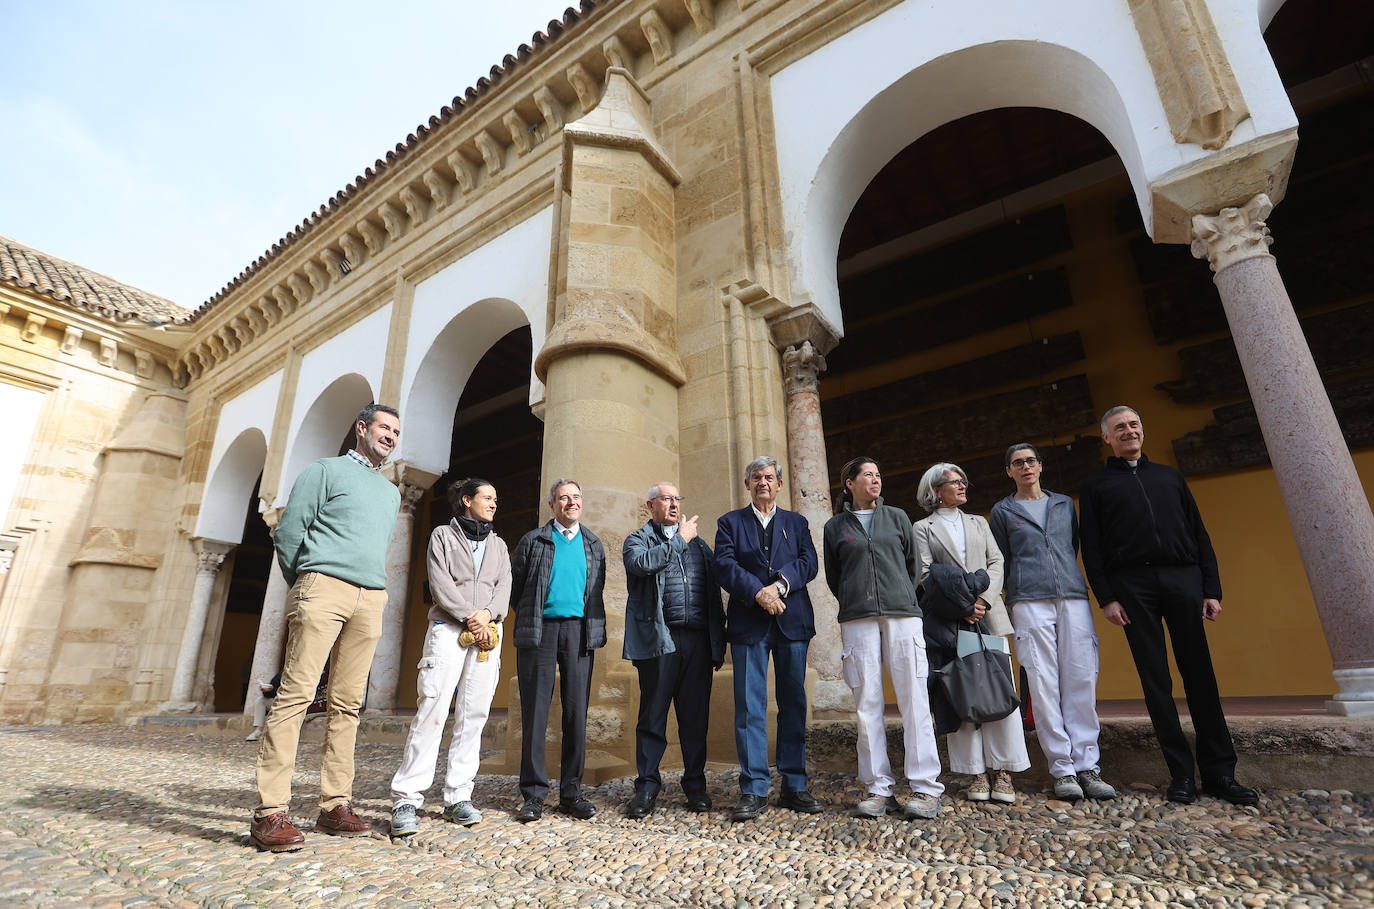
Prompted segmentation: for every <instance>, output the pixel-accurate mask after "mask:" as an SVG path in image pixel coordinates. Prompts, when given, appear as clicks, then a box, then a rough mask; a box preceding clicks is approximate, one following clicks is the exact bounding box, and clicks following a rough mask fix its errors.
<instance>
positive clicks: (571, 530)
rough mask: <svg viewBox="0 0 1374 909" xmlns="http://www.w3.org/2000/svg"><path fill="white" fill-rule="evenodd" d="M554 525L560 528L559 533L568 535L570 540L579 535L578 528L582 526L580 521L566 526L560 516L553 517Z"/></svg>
mask: <svg viewBox="0 0 1374 909" xmlns="http://www.w3.org/2000/svg"><path fill="white" fill-rule="evenodd" d="M553 525H554V526H555V527H557V528H558V532H559V533H561V534H563V536H565V537H567V538H568V539H570V540H571V539H572V538H573V537H575V536H577V532H578V530H579V529H581V527H582V524H581V522H580V521H579V522H576V523H574V524H573V525H572V526H571V527H564V526H563V523H562V522H561V521H559V520H558V518H554V519H553Z"/></svg>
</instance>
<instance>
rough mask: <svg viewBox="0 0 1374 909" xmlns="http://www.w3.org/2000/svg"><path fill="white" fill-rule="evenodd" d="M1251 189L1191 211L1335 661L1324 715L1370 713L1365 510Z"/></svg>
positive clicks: (1373, 662) (1373, 620) (1373, 691)
mask: <svg viewBox="0 0 1374 909" xmlns="http://www.w3.org/2000/svg"><path fill="white" fill-rule="evenodd" d="M1272 208H1273V205H1272V203H1271V202H1270V200H1269V197H1268V196H1266V195H1263V194H1260V195H1258V196H1255V197H1254V198H1253V199H1251V200H1250V201H1249V202H1247V203H1246V204H1245V205H1243V206H1241V207H1239V208H1224V209H1222V210H1221V212H1220V213H1218V214H1216V215H1197V216H1195V217H1194V218H1193V222H1192V224H1193V244H1192V250H1193V255H1195V256H1197V257H1198V258H1206V259H1207V260H1208V261H1209V263H1210V264H1211V266H1212V271H1214V272H1215V273H1216V277H1215V283H1216V285H1217V290H1218V291H1219V293H1220V295H1221V302H1222V306H1223V307H1225V309H1226V318H1227V321H1228V322H1229V323H1230V326H1231V336H1232V338H1233V340H1234V341H1235V345H1236V352H1237V353H1238V354H1239V355H1240V362H1241V366H1242V367H1243V368H1244V370H1245V381H1246V384H1247V385H1248V386H1249V389H1250V397H1251V399H1252V400H1253V401H1254V404H1255V413H1256V414H1257V415H1258V417H1259V423H1260V429H1261V431H1262V432H1263V433H1264V443H1265V446H1266V447H1267V448H1268V450H1269V460H1270V462H1271V463H1272V464H1273V465H1274V474H1275V476H1276V478H1277V479H1278V483H1279V490H1280V492H1281V493H1282V495H1283V501H1284V506H1285V508H1286V509H1287V510H1288V519H1289V522H1290V523H1291V524H1292V525H1293V534H1294V536H1295V537H1296V538H1297V542H1298V550H1299V552H1301V553H1302V560H1303V567H1304V569H1305V570H1306V571H1307V582H1308V584H1309V586H1310V587H1311V588H1312V595H1313V598H1314V599H1315V600H1316V603H1317V614H1318V616H1319V617H1320V618H1321V623H1322V628H1323V630H1324V631H1325V633H1326V641H1327V646H1328V647H1329V648H1330V649H1331V657H1332V660H1333V663H1334V666H1335V672H1334V675H1335V681H1336V687H1337V693H1336V695H1335V697H1334V698H1333V699H1332V700H1330V701H1328V702H1327V710H1328V711H1329V712H1331V713H1335V714H1340V715H1347V716H1357V715H1374V515H1371V513H1370V509H1369V500H1368V499H1367V498H1366V497H1365V494H1364V490H1363V487H1362V486H1361V483H1360V477H1359V475H1358V474H1357V473H1356V471H1355V465H1354V462H1353V461H1351V458H1350V450H1349V449H1348V448H1347V447H1346V444H1345V438H1344V437H1343V435H1342V433H1341V426H1340V423H1338V422H1337V420H1336V415H1335V413H1334V412H1333V411H1332V409H1331V401H1330V400H1329V399H1328V398H1327V395H1326V389H1325V387H1324V386H1323V384H1322V379H1321V375H1320V374H1319V373H1318V372H1317V367H1316V364H1315V362H1313V359H1312V352H1311V351H1310V350H1309V349H1308V346H1307V339H1306V338H1305V337H1304V336H1303V333H1302V328H1301V327H1300V326H1299V324H1298V319H1297V316H1296V315H1295V314H1294V312H1293V306H1292V304H1291V303H1290V301H1289V299H1288V292H1287V291H1286V290H1285V289H1284V286H1283V279H1282V278H1281V277H1280V276H1279V272H1278V268H1277V266H1276V264H1275V262H1274V257H1273V256H1271V255H1270V254H1269V244H1270V243H1272V242H1273V240H1272V239H1271V238H1270V236H1269V229H1268V227H1266V226H1265V223H1264V219H1265V218H1266V217H1267V216H1268V215H1269V212H1270V211H1271V210H1272Z"/></svg>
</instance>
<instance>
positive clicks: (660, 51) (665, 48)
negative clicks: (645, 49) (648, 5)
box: [639, 9, 673, 64]
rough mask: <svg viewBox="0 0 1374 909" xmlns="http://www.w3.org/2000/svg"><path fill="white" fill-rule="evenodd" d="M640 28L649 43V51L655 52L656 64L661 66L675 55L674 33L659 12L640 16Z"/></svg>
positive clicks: (652, 11) (654, 11) (652, 10)
mask: <svg viewBox="0 0 1374 909" xmlns="http://www.w3.org/2000/svg"><path fill="white" fill-rule="evenodd" d="M639 27H640V28H641V29H642V30H643V31H644V37H645V39H646V40H647V41H648V42H649V50H651V51H653V52H654V63H660V64H661V63H662V62H663V61H665V60H667V59H668V58H669V57H671V56H672V55H673V31H672V29H670V28H668V23H666V22H664V21H663V17H662V16H660V15H659V14H658V10H654V9H651V10H649V11H648V12H647V13H645V14H644V15H642V16H640V17H639Z"/></svg>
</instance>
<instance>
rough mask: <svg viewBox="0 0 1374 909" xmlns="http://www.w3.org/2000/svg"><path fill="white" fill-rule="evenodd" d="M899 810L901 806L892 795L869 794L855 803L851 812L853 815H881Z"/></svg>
mask: <svg viewBox="0 0 1374 909" xmlns="http://www.w3.org/2000/svg"><path fill="white" fill-rule="evenodd" d="M901 810H902V806H901V804H900V803H899V802H898V801H897V797H896V796H894V795H870V796H869V797H868V798H866V799H863V800H862V801H860V802H859V804H857V805H855V806H854V811H853V812H852V813H853V815H854V816H855V817H882V816H883V815H884V814H895V813H897V812H898V811H901Z"/></svg>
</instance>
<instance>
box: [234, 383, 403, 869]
mask: <svg viewBox="0 0 1374 909" xmlns="http://www.w3.org/2000/svg"><path fill="white" fill-rule="evenodd" d="M354 429H355V432H356V435H357V444H356V446H355V447H354V449H353V450H352V451H349V452H347V453H346V454H344V455H342V456H340V457H337V458H323V459H321V460H319V461H316V462H315V463H314V464H311V465H310V466H309V467H307V468H306V469H305V470H303V471H301V474H300V476H299V477H297V478H296V483H295V485H294V486H292V487H291V497H290V498H289V499H288V500H287V503H286V510H285V511H284V512H282V516H281V520H280V521H279V522H278V523H277V530H276V533H275V534H274V539H275V543H276V549H277V563H278V564H279V565H280V566H281V571H282V576H283V577H284V578H285V579H286V582H287V583H288V584H290V585H291V591H290V593H288V594H287V613H286V621H287V635H286V658H285V660H284V661H283V665H282V672H281V686H280V687H279V688H278V689H277V697H276V702H275V703H274V704H273V706H272V712H271V713H270V714H268V717H267V725H266V727H265V728H264V730H263V737H262V745H261V746H260V748H259V750H258V764H257V776H258V806H257V808H256V809H254V811H253V823H252V825H251V828H250V834H251V838H252V840H253V844H254V845H255V846H257V847H258V848H259V849H264V850H266V851H268V852H289V851H292V850H295V849H299V848H301V844H302V843H304V842H305V837H304V836H303V835H302V834H301V832H300V830H298V829H297V828H296V826H295V825H294V824H292V823H291V821H290V820H289V819H288V818H287V816H286V809H287V805H288V803H289V802H290V801H291V773H292V771H293V770H294V769H295V765H296V746H297V745H298V744H299V742H300V734H301V723H302V722H303V721H304V719H305V709H306V707H307V706H309V704H310V701H311V699H312V698H313V697H314V696H315V685H316V683H317V682H318V681H319V679H320V673H321V672H323V671H324V666H325V663H326V662H328V661H330V659H331V657H330V655H331V654H333V658H332V663H331V665H330V673H329V710H328V715H327V720H326V722H327V728H326V731H325V740H324V754H323V761H322V766H321V769H320V816H319V818H318V819H317V820H316V821H315V829H316V830H318V831H320V832H321V833H328V834H332V835H334V836H366V835H367V834H369V833H370V832H371V830H372V826H371V825H370V824H369V823H368V822H367V821H365V820H363V819H362V818H360V817H358V815H357V814H355V813H354V811H353V807H352V804H351V802H352V790H353V743H354V739H355V738H356V737H357V732H358V711H359V709H360V708H361V707H362V703H363V691H364V689H365V688H366V686H367V673H368V669H369V667H371V665H372V654H373V652H374V651H375V650H376V649H377V639H378V638H379V637H381V633H382V610H383V608H384V607H385V606H386V550H387V546H388V544H389V543H390V542H391V531H392V529H393V528H394V527H395V524H396V514H397V512H398V511H399V509H400V506H401V495H400V492H399V491H398V490H397V489H396V487H395V486H394V485H392V483H391V481H390V480H388V479H386V478H385V477H383V476H382V474H381V467H382V462H383V461H384V460H386V457H387V455H389V454H390V453H391V450H392V449H393V448H395V447H396V439H397V437H398V436H399V435H400V434H401V420H400V416H399V415H398V414H397V413H396V411H395V410H394V409H393V408H390V407H386V406H384V405H381V404H369V405H368V406H367V407H365V408H363V411H362V413H360V414H358V420H357V423H356V424H355V427H354Z"/></svg>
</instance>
